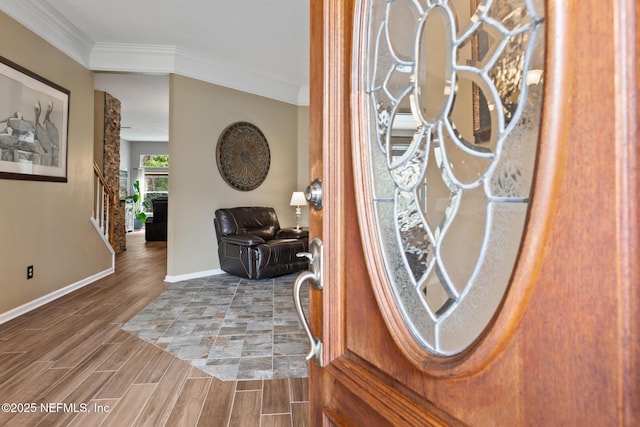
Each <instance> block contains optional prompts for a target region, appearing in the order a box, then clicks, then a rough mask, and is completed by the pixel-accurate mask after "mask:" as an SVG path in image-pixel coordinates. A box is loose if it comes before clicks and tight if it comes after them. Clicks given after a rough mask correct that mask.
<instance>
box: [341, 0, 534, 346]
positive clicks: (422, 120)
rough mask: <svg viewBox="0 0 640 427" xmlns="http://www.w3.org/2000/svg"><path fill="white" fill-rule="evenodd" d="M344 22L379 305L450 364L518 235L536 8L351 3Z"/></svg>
mask: <svg viewBox="0 0 640 427" xmlns="http://www.w3.org/2000/svg"><path fill="white" fill-rule="evenodd" d="M356 15H357V16H356V25H355V27H354V28H355V31H354V46H355V50H354V56H353V57H354V90H355V92H354V108H353V111H354V117H353V119H354V123H355V126H354V129H355V131H354V147H355V148H354V150H355V152H354V161H355V162H356V165H355V170H356V175H357V178H356V180H357V181H358V182H368V183H369V184H368V185H364V186H363V188H365V192H366V193H367V194H365V195H364V196H363V200H364V202H362V203H360V204H359V206H358V208H359V217H360V218H361V227H362V228H363V231H364V230H372V229H373V230H375V233H374V234H375V237H376V239H375V240H376V242H375V244H372V245H371V246H372V247H374V248H376V249H375V250H376V251H377V252H378V253H377V254H375V256H374V257H372V259H374V260H376V259H377V260H382V263H383V264H384V266H383V268H384V271H385V273H384V274H385V275H386V283H388V286H389V289H384V290H382V291H380V292H381V293H384V294H388V295H392V297H393V298H392V299H393V301H394V303H395V307H396V311H397V312H398V313H399V316H400V317H401V318H402V321H403V322H404V324H405V325H406V327H407V329H408V330H409V331H410V333H411V335H412V336H413V338H414V339H415V340H416V342H418V343H419V345H420V346H421V347H422V348H423V349H425V350H427V351H428V352H429V354H435V355H439V356H451V355H456V354H459V353H461V352H462V351H464V350H465V349H467V348H469V346H471V345H472V344H473V343H474V342H475V341H476V340H477V339H478V338H479V337H480V336H481V334H482V333H483V331H484V330H485V329H486V328H487V327H488V325H489V324H490V322H491V319H492V318H493V316H494V315H495V314H496V313H497V312H498V310H499V307H500V304H501V301H502V300H503V298H504V296H505V293H506V292H507V290H508V286H509V282H510V277H511V275H512V272H513V269H514V265H515V263H516V259H517V256H518V253H519V248H520V244H521V241H522V236H523V232H524V229H525V225H526V221H527V212H528V208H529V201H530V196H531V191H532V181H533V176H534V170H535V165H536V154H537V147H538V137H539V128H540V118H541V108H542V94H543V84H544V56H545V49H544V46H545V41H544V15H545V11H544V1H543V0H502V1H499V0H495V1H491V0H486V1H476V0H448V1H447V0H361V1H360V2H359V3H358V6H357V13H356ZM363 234H365V233H364V232H363ZM374 262H375V261H374ZM378 267H379V266H370V267H369V268H370V270H371V269H374V268H378ZM379 299H380V298H379Z"/></svg>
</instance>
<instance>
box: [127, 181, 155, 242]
mask: <svg viewBox="0 0 640 427" xmlns="http://www.w3.org/2000/svg"><path fill="white" fill-rule="evenodd" d="M133 189H134V190H135V193H134V194H132V195H131V196H129V197H127V198H126V200H128V201H130V202H131V203H132V205H133V216H134V218H135V219H134V225H133V228H134V229H135V230H139V229H141V228H142V224H144V223H145V221H146V220H147V214H146V213H144V210H143V208H146V209H148V208H149V202H147V201H146V200H142V193H141V192H140V181H139V180H136V182H134V183H133Z"/></svg>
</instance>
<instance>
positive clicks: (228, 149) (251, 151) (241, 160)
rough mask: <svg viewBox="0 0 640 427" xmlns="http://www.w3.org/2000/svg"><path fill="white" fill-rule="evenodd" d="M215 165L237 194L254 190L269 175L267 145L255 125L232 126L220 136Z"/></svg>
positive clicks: (240, 124)
mask: <svg viewBox="0 0 640 427" xmlns="http://www.w3.org/2000/svg"><path fill="white" fill-rule="evenodd" d="M216 162H217V164H218V170H219V171H220V174H221V175H222V178H223V179H224V180H225V181H226V183H227V184H229V185H230V186H232V187H233V188H235V189H237V190H240V191H251V190H254V189H256V188H258V187H259V186H260V184H262V182H263V181H264V180H265V178H266V177H267V173H269V165H270V163H271V153H270V152H269V144H268V143H267V139H266V138H265V137H264V135H263V134H262V132H261V131H260V129H258V128H257V127H256V126H255V125H252V124H251V123H248V122H236V123H233V124H231V125H229V126H227V128H226V129H225V130H224V131H222V134H220V138H219V139H218V145H217V146H216Z"/></svg>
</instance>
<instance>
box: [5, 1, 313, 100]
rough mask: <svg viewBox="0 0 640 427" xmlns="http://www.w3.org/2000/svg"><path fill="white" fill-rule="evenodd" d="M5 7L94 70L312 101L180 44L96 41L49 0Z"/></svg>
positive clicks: (288, 86) (286, 85)
mask: <svg viewBox="0 0 640 427" xmlns="http://www.w3.org/2000/svg"><path fill="white" fill-rule="evenodd" d="M0 10H2V11H4V12H5V13H7V14H8V15H9V16H11V17H12V18H13V19H15V20H16V21H18V22H20V23H21V24H22V25H24V26H25V27H27V28H29V29H30V30H31V31H33V32H34V33H36V34H37V35H38V36H40V37H42V38H43V39H44V40H46V41H47V42H49V43H51V44H52V45H53V46H54V47H56V48H58V49H59V50H61V51H62V52H64V53H65V54H66V55H68V56H69V57H71V58H72V59H73V60H75V61H76V62H78V63H80V64H81V65H83V66H84V67H86V68H88V69H90V70H93V71H120V72H132V73H167V74H168V73H175V74H180V75H183V76H186V77H191V78H194V79H198V80H202V81H205V82H207V83H212V84H217V85H220V86H224V87H229V88H232V89H236V90H240V91H243V92H248V93H252V94H254V95H259V96H264V97H267V98H271V99H275V100H278V101H282V102H287V103H290V104H294V105H308V104H309V101H308V99H309V88H308V86H306V87H302V88H301V87H299V86H297V85H293V84H290V83H287V82H283V81H279V80H276V79H273V78H270V77H267V76H263V75H261V74H259V73H256V72H255V71H253V70H250V69H247V68H243V67H238V66H237V65H234V64H232V63H230V62H228V61H225V60H221V59H219V58H211V57H207V56H205V55H202V54H200V53H198V52H194V51H190V50H188V49H183V48H181V47H178V46H165V45H139V44H127V43H94V42H93V41H92V40H91V39H90V38H89V37H88V36H87V35H86V34H84V33H83V32H82V31H80V30H79V29H78V28H77V27H76V26H74V25H73V24H72V23H71V22H69V21H68V20H67V19H66V18H65V17H64V16H62V15H60V14H59V13H58V12H57V11H56V10H55V9H53V8H52V7H51V6H49V5H48V4H47V3H46V2H39V1H35V0H22V1H15V0H0Z"/></svg>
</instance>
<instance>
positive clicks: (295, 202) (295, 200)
mask: <svg viewBox="0 0 640 427" xmlns="http://www.w3.org/2000/svg"><path fill="white" fill-rule="evenodd" d="M306 204H307V198H306V197H304V193H303V192H302V191H294V193H293V194H292V195H291V201H290V202H289V205H291V206H303V205H306Z"/></svg>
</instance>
